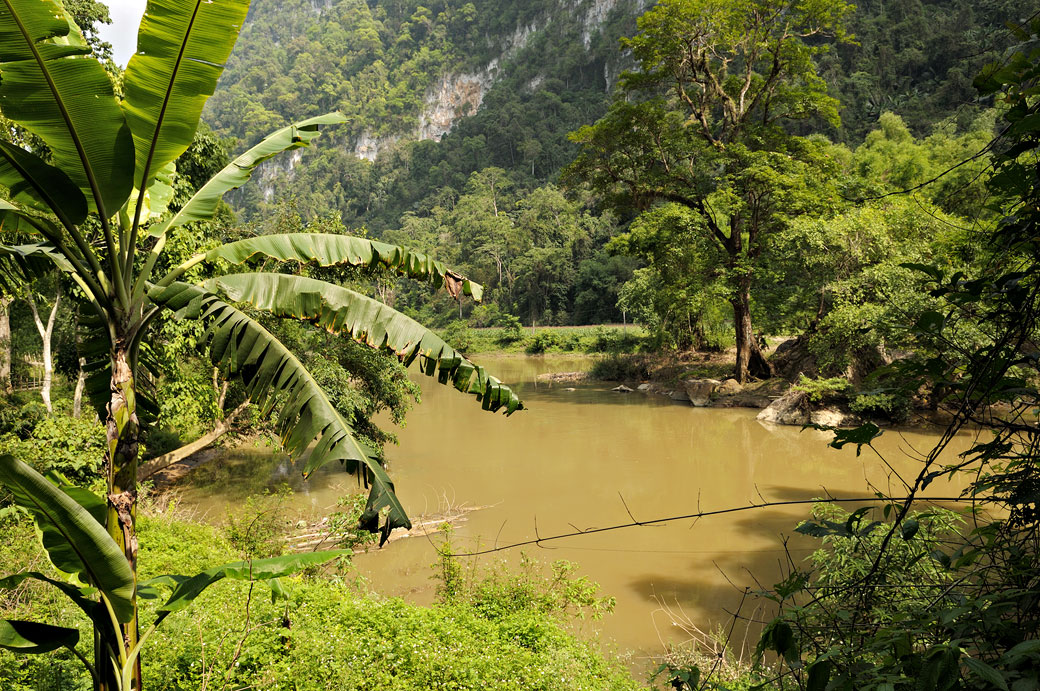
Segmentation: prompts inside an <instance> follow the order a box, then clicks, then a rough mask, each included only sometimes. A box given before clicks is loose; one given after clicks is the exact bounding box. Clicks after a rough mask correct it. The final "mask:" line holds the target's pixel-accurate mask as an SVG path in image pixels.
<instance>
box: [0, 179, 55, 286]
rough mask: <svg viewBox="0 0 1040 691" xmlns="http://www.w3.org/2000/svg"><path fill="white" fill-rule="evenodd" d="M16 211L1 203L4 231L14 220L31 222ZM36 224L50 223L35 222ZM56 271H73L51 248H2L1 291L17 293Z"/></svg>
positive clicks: (0, 209)
mask: <svg viewBox="0 0 1040 691" xmlns="http://www.w3.org/2000/svg"><path fill="white" fill-rule="evenodd" d="M12 208H14V207H12V205H10V204H8V203H7V202H4V201H2V200H0V227H8V226H6V224H7V222H8V220H9V219H10V218H11V217H12V216H13V217H14V218H22V219H23V220H24V219H28V218H29V217H28V216H22V215H21V212H20V211H12V210H11V209H12ZM33 222H34V223H40V222H43V223H46V222H48V221H47V219H37V218H34V219H33ZM16 227H17V226H16ZM30 227H32V226H30ZM54 232H57V229H54ZM55 268H57V269H59V270H61V271H66V272H68V271H71V270H72V266H71V265H70V264H69V262H68V261H67V260H66V259H65V257H63V256H62V255H60V254H58V252H57V251H56V250H55V249H54V248H53V247H51V246H50V245H47V244H44V243H34V244H31V245H0V287H3V288H7V289H9V290H12V291H13V290H16V289H17V288H18V287H19V286H23V285H24V284H25V283H26V282H31V281H33V280H35V279H36V278H38V277H40V276H43V275H45V274H48V273H51V272H52V271H53V270H54V269H55Z"/></svg>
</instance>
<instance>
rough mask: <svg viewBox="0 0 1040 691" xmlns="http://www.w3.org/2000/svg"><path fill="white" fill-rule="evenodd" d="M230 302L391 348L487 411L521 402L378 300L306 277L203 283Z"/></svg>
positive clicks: (256, 276)
mask: <svg viewBox="0 0 1040 691" xmlns="http://www.w3.org/2000/svg"><path fill="white" fill-rule="evenodd" d="M205 287H206V288H207V289H208V290H210V291H215V292H217V291H219V292H220V293H222V294H224V295H226V296H227V297H228V298H229V299H230V300H232V301H234V302H245V303H249V304H250V305H252V306H254V307H256V308H257V309H261V310H264V311H267V312H270V313H271V314H274V315H275V316H278V317H285V318H290V319H301V320H304V321H308V322H310V323H312V324H314V325H315V326H319V327H321V328H323V329H325V330H327V331H329V332H331V333H336V334H344V335H348V336H350V337H351V338H353V339H355V340H356V341H358V342H361V343H365V344H367V345H369V346H371V347H373V348H381V349H389V350H392V351H394V352H395V353H396V354H397V355H398V357H400V358H401V359H402V361H404V362H405V364H410V363H411V362H412V361H414V360H415V358H416V357H419V358H421V365H422V371H423V372H424V373H426V374H428V375H430V376H433V375H434V374H437V375H438V380H439V381H440V382H441V383H442V384H446V383H448V382H449V381H450V382H451V383H452V384H453V385H454V386H455V388H456V389H458V390H459V391H464V392H466V393H471V394H474V395H475V396H476V397H477V398H478V399H479V400H480V402H481V403H482V405H483V407H484V408H485V409H486V410H491V411H497V410H500V409H504V410H505V412H506V414H507V415H509V414H512V413H513V412H515V411H517V410H519V409H520V408H522V407H523V404H522V403H521V402H520V399H519V398H517V396H516V394H515V393H513V391H512V390H510V388H509V387H508V386H506V385H504V384H502V383H501V382H500V381H499V380H498V379H496V378H495V377H492V376H490V375H488V373H487V372H486V371H485V370H484V368H483V367H478V366H477V365H474V364H473V363H472V362H470V361H469V360H467V359H466V358H465V357H464V356H463V355H462V354H461V353H459V352H458V351H457V350H455V349H454V348H452V347H451V346H450V345H448V344H447V343H445V342H444V341H443V340H442V339H441V338H440V337H439V336H437V334H435V333H433V332H432V331H430V330H429V329H427V328H426V327H424V326H423V325H422V324H420V323H419V322H417V321H415V320H414V319H411V318H409V317H406V316H405V315H403V314H401V313H400V312H398V311H397V310H395V309H393V308H392V307H389V306H387V305H384V304H383V303H381V302H379V301H378V300H373V299H372V298H370V297H366V296H364V295H361V294H360V293H356V292H354V291H353V290H349V289H347V288H343V287H341V286H336V285H332V284H330V283H326V282H324V281H319V280H316V279H313V278H307V277H305V276H288V275H285V274H271V273H242V274H231V275H228V276H221V277H219V278H214V279H210V280H209V281H206V283H205Z"/></svg>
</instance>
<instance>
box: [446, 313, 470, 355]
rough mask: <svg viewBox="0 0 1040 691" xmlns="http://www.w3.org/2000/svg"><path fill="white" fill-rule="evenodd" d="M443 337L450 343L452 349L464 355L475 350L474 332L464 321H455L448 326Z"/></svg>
mask: <svg viewBox="0 0 1040 691" xmlns="http://www.w3.org/2000/svg"><path fill="white" fill-rule="evenodd" d="M441 337H442V338H443V339H444V340H445V341H447V342H448V345H450V346H451V347H452V348H455V349H456V350H459V351H462V352H463V353H465V352H468V351H470V350H472V349H473V332H472V331H470V328H469V325H468V324H466V322H464V321H462V320H457V321H453V322H452V323H450V324H448V328H446V329H445V330H444V333H443V334H441Z"/></svg>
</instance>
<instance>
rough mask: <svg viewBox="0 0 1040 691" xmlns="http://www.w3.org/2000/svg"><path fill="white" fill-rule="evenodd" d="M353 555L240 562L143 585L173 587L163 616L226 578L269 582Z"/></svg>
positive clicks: (346, 551) (330, 553) (290, 556)
mask: <svg viewBox="0 0 1040 691" xmlns="http://www.w3.org/2000/svg"><path fill="white" fill-rule="evenodd" d="M349 554H351V551H350V550H349V549H334V550H327V551H324V552H305V553H302V554H286V555H284V556H281V557H271V558H269V559H254V560H252V561H236V562H232V563H230V564H223V565H221V566H215V567H213V568H211V569H206V570H205V571H203V572H202V573H199V574H196V575H195V576H192V577H190V578H189V577H186V576H159V577H158V578H153V579H152V580H150V581H148V582H147V583H145V584H143V587H144V588H148V589H152V588H154V587H155V586H158V585H167V586H171V587H173V592H172V593H171V594H170V597H169V599H168V600H167V601H166V602H165V603H164V604H163V605H162V607H160V608H159V612H176V611H178V610H181V609H184V608H185V607H187V606H188V605H189V604H191V602H192V601H193V600H194V599H195V598H197V597H198V596H199V595H201V594H202V591H204V590H205V589H206V588H208V587H209V586H211V585H213V584H214V583H216V582H217V581H220V580H222V579H224V578H230V579H232V580H238V581H268V580H271V579H273V578H282V577H284V576H291V575H293V574H295V573H299V572H300V571H303V570H304V569H307V568H310V567H312V566H321V565H322V564H327V563H328V562H330V561H332V560H333V559H338V558H340V557H343V556H346V555H349Z"/></svg>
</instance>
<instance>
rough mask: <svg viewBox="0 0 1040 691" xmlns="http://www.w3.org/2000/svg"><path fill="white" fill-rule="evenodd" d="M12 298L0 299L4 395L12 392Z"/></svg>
mask: <svg viewBox="0 0 1040 691" xmlns="http://www.w3.org/2000/svg"><path fill="white" fill-rule="evenodd" d="M12 302H14V298H13V297H9V296H7V295H5V296H3V297H0V388H2V389H3V391H4V393H6V394H10V393H13V392H14V385H13V384H12V382H11V358H12V355H13V354H12V352H11V303H12Z"/></svg>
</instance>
